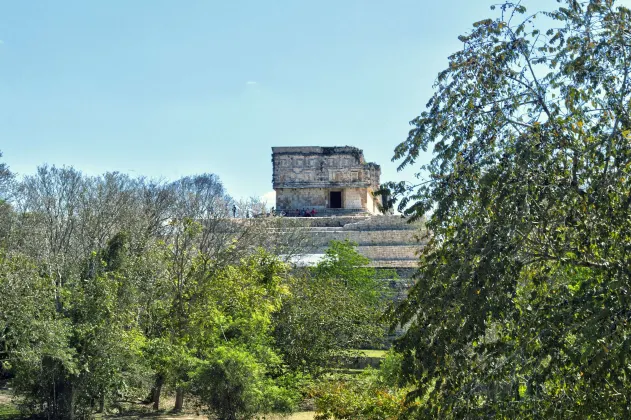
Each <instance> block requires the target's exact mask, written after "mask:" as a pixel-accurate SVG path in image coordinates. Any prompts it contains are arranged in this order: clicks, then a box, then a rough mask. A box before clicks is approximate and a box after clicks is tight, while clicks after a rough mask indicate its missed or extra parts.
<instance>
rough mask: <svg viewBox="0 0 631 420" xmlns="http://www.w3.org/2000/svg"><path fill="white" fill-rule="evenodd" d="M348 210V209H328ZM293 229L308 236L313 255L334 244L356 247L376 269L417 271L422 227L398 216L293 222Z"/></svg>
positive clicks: (366, 216) (295, 219) (311, 219)
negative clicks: (348, 244) (353, 243)
mask: <svg viewBox="0 0 631 420" xmlns="http://www.w3.org/2000/svg"><path fill="white" fill-rule="evenodd" d="M329 210H347V209H329ZM292 223H293V226H294V227H293V229H299V230H300V231H301V232H303V233H306V234H307V235H308V237H309V241H310V242H311V243H312V244H313V248H314V251H313V252H314V254H323V253H324V252H325V250H326V248H327V247H328V245H329V243H330V242H331V241H332V240H336V241H344V240H347V239H348V240H349V241H352V242H355V243H357V245H358V249H357V250H358V251H359V253H361V254H362V255H364V256H366V257H367V258H369V259H370V260H371V263H370V265H371V266H372V267H375V268H389V269H397V268H400V269H407V271H406V270H403V271H405V272H408V271H409V269H410V268H413V267H416V263H417V261H418V252H419V251H420V250H421V249H422V247H423V245H424V244H425V242H423V240H422V226H423V225H422V223H408V220H407V219H405V218H403V217H401V216H396V215H385V216H384V215H380V216H371V215H365V214H360V213H357V214H352V215H351V214H348V213H343V214H342V213H340V214H338V215H336V216H320V215H318V216H316V217H302V218H294V219H292Z"/></svg>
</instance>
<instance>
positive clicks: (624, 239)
mask: <svg viewBox="0 0 631 420" xmlns="http://www.w3.org/2000/svg"><path fill="white" fill-rule="evenodd" d="M561 3H562V6H561V7H560V8H559V9H558V10H555V11H551V12H540V13H534V14H528V13H526V10H525V8H524V7H523V6H521V5H519V4H515V3H505V4H503V5H501V6H499V12H500V13H499V17H497V18H495V19H487V20H482V21H480V22H477V23H475V24H474V27H473V29H472V31H471V32H470V33H468V34H467V35H465V36H462V37H460V40H461V41H462V42H463V48H462V50H460V51H458V52H456V53H454V54H453V55H451V56H450V57H449V67H448V68H447V69H446V70H445V71H443V72H441V73H440V74H439V75H438V79H437V81H436V85H435V86H436V93H435V94H434V96H433V97H432V98H431V100H430V101H429V102H428V105H427V111H425V112H423V113H422V114H421V115H420V116H419V117H418V118H416V119H414V120H413V121H412V125H413V128H412V130H411V131H410V134H409V137H408V139H407V140H406V141H405V142H403V143H401V144H400V145H399V146H398V147H397V148H396V152H395V159H401V160H402V161H401V165H400V168H403V167H405V166H407V165H412V164H414V163H415V162H416V161H417V160H418V159H419V157H420V156H421V152H422V151H425V150H427V149H428V147H430V146H432V145H433V152H434V156H433V159H432V160H431V162H430V163H429V164H428V165H426V166H424V167H423V168H422V169H423V171H422V172H421V173H420V176H421V177H426V176H427V178H426V182H425V183H424V184H422V185H419V186H416V187H412V188H411V190H410V191H409V195H408V196H407V197H406V198H405V199H404V200H403V201H402V207H403V208H405V211H406V213H408V214H411V215H414V216H416V217H421V216H423V215H425V214H429V218H428V221H427V227H428V229H429V231H430V232H431V240H430V242H429V244H428V246H427V247H426V248H425V250H424V252H423V254H422V256H421V259H420V267H421V268H420V273H419V276H418V281H417V283H416V285H415V286H414V287H413V289H412V290H411V291H410V294H409V297H408V298H407V300H406V301H405V302H404V303H403V304H402V305H400V306H399V308H398V309H397V311H396V321H397V322H399V323H400V324H404V325H405V324H407V325H409V329H408V331H407V333H406V334H405V336H404V337H403V338H402V339H401V340H400V341H399V342H398V343H397V346H398V348H399V349H400V350H401V351H402V352H403V354H404V366H405V372H406V374H407V377H408V379H409V380H410V381H412V383H413V384H414V386H415V388H416V390H415V391H414V392H413V393H411V395H410V398H415V397H422V396H425V397H427V404H425V405H424V406H423V408H421V409H419V410H421V411H420V413H422V415H424V416H426V417H443V418H445V417H457V418H462V417H480V416H501V417H515V416H518V415H525V416H527V417H530V418H532V417H542V418H549V417H555V418H627V417H629V416H630V415H631V413H630V412H629V411H630V410H631V400H630V399H629V398H630V397H629V396H630V395H631V381H630V380H629V378H630V377H631V376H630V374H631V371H630V370H629V366H631V364H630V363H629V362H630V356H631V352H630V351H629V348H630V347H629V346H630V344H631V342H630V341H629V337H631V334H630V333H631V322H629V321H631V319H630V317H631V312H630V311H629V303H630V300H629V299H630V298H629V292H628V291H629V287H630V286H631V285H630V280H631V278H630V273H631V272H630V271H629V267H631V260H630V256H631V254H630V253H629V250H630V249H631V219H629V205H630V204H631V179H630V178H629V168H630V167H631V142H630V140H631V120H630V115H631V113H630V106H631V77H630V74H629V73H630V72H631V42H630V40H631V12H630V11H629V10H628V9H626V8H624V7H621V6H618V5H617V4H616V3H615V2H614V1H612V0H590V1H576V0H567V1H563V2H561ZM416 415H420V414H419V413H417V414H416Z"/></svg>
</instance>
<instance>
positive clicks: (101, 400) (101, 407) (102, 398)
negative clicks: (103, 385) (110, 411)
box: [97, 393, 105, 413]
mask: <svg viewBox="0 0 631 420" xmlns="http://www.w3.org/2000/svg"><path fill="white" fill-rule="evenodd" d="M104 410H105V393H103V395H101V396H100V397H99V408H98V411H97V413H102V412H103V411H104Z"/></svg>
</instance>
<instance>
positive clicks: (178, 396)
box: [173, 388, 184, 411]
mask: <svg viewBox="0 0 631 420" xmlns="http://www.w3.org/2000/svg"><path fill="white" fill-rule="evenodd" d="M182 407H184V390H183V389H182V388H177V389H176V390H175V407H174V408H173V409H174V410H175V411H182Z"/></svg>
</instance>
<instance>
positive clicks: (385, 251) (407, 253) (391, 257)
mask: <svg viewBox="0 0 631 420" xmlns="http://www.w3.org/2000/svg"><path fill="white" fill-rule="evenodd" d="M420 249H421V247H420V246H417V245H393V246H383V245H376V246H359V247H357V251H358V252H359V253H360V254H362V255H363V256H365V257H367V258H370V259H371V260H372V261H399V260H412V261H416V260H417V259H418V256H417V253H418V252H419V251H420Z"/></svg>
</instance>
